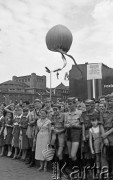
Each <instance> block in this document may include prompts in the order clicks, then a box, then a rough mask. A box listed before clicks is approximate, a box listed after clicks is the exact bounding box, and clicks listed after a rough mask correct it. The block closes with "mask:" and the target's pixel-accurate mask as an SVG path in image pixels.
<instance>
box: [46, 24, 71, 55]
mask: <svg viewBox="0 0 113 180" xmlns="http://www.w3.org/2000/svg"><path fill="white" fill-rule="evenodd" d="M72 40H73V36H72V33H71V31H70V30H69V29H68V28H67V27H65V26H64V25H60V24H59V25H56V26H54V27H52V28H51V29H50V30H49V31H48V33H47V35H46V45H47V48H48V49H49V50H51V51H55V52H58V51H59V50H62V51H63V52H65V53H67V52H68V51H69V49H70V47H71V44H72Z"/></svg>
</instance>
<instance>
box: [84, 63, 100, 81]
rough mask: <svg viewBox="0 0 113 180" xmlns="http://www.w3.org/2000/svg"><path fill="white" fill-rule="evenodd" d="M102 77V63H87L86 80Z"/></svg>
mask: <svg viewBox="0 0 113 180" xmlns="http://www.w3.org/2000/svg"><path fill="white" fill-rule="evenodd" d="M91 79H102V64H101V63H95V64H87V80H91Z"/></svg>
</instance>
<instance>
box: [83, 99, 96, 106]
mask: <svg viewBox="0 0 113 180" xmlns="http://www.w3.org/2000/svg"><path fill="white" fill-rule="evenodd" d="M92 104H94V100H92V99H87V100H86V101H85V105H92Z"/></svg>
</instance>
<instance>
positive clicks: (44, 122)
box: [39, 119, 47, 131]
mask: <svg viewBox="0 0 113 180" xmlns="http://www.w3.org/2000/svg"><path fill="white" fill-rule="evenodd" d="M46 122H47V119H46V121H44V122H43V124H42V126H41V127H40V128H39V131H40V130H41V128H42V127H43V126H44V124H45V123H46Z"/></svg>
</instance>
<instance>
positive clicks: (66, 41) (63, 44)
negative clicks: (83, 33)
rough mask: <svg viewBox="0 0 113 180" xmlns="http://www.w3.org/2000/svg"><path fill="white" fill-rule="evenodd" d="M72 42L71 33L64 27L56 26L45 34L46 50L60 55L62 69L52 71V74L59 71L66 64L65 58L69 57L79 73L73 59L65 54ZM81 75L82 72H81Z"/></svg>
mask: <svg viewBox="0 0 113 180" xmlns="http://www.w3.org/2000/svg"><path fill="white" fill-rule="evenodd" d="M72 41H73V36H72V33H71V31H70V30H69V29H68V28H67V27H65V26H64V25H61V24H59V25H56V26H54V27H52V28H51V29H50V30H49V31H48V32H47V34H46V45H47V48H48V49H49V50H50V51H54V52H59V53H61V55H62V60H63V67H61V68H58V69H56V70H54V71H53V72H58V71H61V70H62V69H63V68H64V67H65V66H66V64H67V61H66V57H65V55H66V56H68V57H70V58H71V59H72V60H73V62H74V64H75V65H76V66H77V68H78V70H79V71H80V72H81V70H80V69H79V67H78V65H77V63H76V61H75V59H74V58H73V57H72V56H71V55H69V54H67V52H68V51H69V49H70V47H71V44H72ZM81 75H82V72H81Z"/></svg>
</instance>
